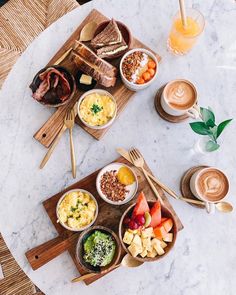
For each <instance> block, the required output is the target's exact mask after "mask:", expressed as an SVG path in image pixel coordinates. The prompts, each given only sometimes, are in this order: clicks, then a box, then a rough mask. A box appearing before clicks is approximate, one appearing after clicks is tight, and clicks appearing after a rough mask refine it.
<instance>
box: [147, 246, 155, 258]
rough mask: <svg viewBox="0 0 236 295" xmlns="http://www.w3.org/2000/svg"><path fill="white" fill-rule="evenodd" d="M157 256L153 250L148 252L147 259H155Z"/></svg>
mask: <svg viewBox="0 0 236 295" xmlns="http://www.w3.org/2000/svg"><path fill="white" fill-rule="evenodd" d="M156 256H157V251H156V249H155V248H152V250H151V251H147V257H149V258H153V257H156Z"/></svg>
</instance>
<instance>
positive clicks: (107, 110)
mask: <svg viewBox="0 0 236 295" xmlns="http://www.w3.org/2000/svg"><path fill="white" fill-rule="evenodd" d="M115 110H116V105H115V103H114V101H113V100H112V98H111V97H110V96H108V95H103V94H99V93H91V94H89V95H87V96H86V97H85V98H84V99H83V101H82V102H81V104H80V107H79V111H80V116H81V118H82V119H83V120H84V121H85V122H86V123H87V124H89V125H90V126H102V125H105V124H106V123H107V122H108V121H110V120H111V119H112V118H113V117H114V115H115Z"/></svg>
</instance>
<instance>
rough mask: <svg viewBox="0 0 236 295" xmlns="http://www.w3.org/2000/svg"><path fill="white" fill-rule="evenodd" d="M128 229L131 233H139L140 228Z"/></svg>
mask: <svg viewBox="0 0 236 295" xmlns="http://www.w3.org/2000/svg"><path fill="white" fill-rule="evenodd" d="M128 231H129V232H130V233H131V234H134V235H135V234H137V233H138V230H137V229H130V228H129V229H128Z"/></svg>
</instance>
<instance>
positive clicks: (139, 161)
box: [129, 148, 164, 205]
mask: <svg viewBox="0 0 236 295" xmlns="http://www.w3.org/2000/svg"><path fill="white" fill-rule="evenodd" d="M129 156H130V159H131V160H132V162H133V164H134V166H136V167H138V168H140V169H141V170H142V172H143V174H144V176H145V177H146V179H147V181H148V183H149V185H150V186H151V188H152V190H153V192H154V194H155V195H156V197H157V199H158V200H159V201H160V203H161V204H162V205H164V203H163V200H162V198H161V196H160V195H159V193H158V191H157V189H156V188H155V186H154V184H153V183H152V182H151V180H150V178H149V176H148V174H147V172H146V170H145V169H144V167H143V166H144V159H143V157H142V156H141V154H140V153H139V151H138V150H137V149H135V148H133V149H131V150H130V151H129Z"/></svg>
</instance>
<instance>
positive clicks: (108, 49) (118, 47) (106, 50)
mask: <svg viewBox="0 0 236 295" xmlns="http://www.w3.org/2000/svg"><path fill="white" fill-rule="evenodd" d="M127 48H128V46H127V44H126V43H125V41H124V40H122V42H121V43H119V44H115V45H109V46H104V47H102V48H99V49H97V55H98V56H99V57H101V58H106V57H112V56H115V55H116V54H117V53H120V52H123V51H125V50H126V49H127Z"/></svg>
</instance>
